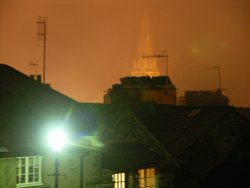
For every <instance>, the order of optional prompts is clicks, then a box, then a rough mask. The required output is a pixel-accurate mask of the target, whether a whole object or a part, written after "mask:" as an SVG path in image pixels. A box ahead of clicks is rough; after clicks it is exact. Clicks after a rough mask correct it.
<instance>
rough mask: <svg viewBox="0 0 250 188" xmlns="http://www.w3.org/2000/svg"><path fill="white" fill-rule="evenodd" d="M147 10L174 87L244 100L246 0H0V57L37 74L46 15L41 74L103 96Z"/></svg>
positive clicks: (249, 63) (249, 60) (74, 90)
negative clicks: (41, 28)
mask: <svg viewBox="0 0 250 188" xmlns="http://www.w3.org/2000/svg"><path fill="white" fill-rule="evenodd" d="M145 8H146V9H147V12H148V19H149V20H148V22H149V24H150V33H151V37H152V42H153V46H154V49H155V51H156V52H160V51H168V55H169V59H168V61H169V66H168V67H169V75H170V77H171V79H172V81H173V82H174V84H175V85H176V87H177V88H178V96H181V95H182V94H183V92H184V91H185V90H213V89H217V88H218V81H217V72H216V70H215V69H212V68H211V67H213V66H215V65H219V66H220V67H221V75H222V88H224V89H225V90H224V91H223V92H224V93H225V94H226V95H227V96H228V97H229V98H230V101H231V102H230V104H232V105H237V106H248V107H250V97H249V96H250V1H249V0H188V1H187V0H0V63H3V64H8V65H10V66H12V67H14V68H16V69H17V70H19V71H21V72H23V73H25V74H32V73H34V70H32V69H31V67H30V63H31V62H38V64H39V65H38V73H40V74H41V73H42V42H41V41H39V40H38V39H37V36H36V32H37V25H36V20H37V17H38V16H46V17H48V41H47V44H48V45H47V71H46V75H47V76H46V80H47V82H49V83H50V84H51V85H52V87H53V88H54V89H56V90H58V91H60V92H62V93H64V94H65V95H67V96H70V97H71V98H73V99H75V100H78V101H80V102H102V96H103V94H104V91H105V90H107V89H108V88H110V87H111V86H112V84H114V83H118V82H119V79H120V78H121V77H124V76H129V75H130V73H131V70H132V67H133V63H134V60H135V59H136V57H137V55H138V54H137V52H138V47H139V46H140V44H139V43H140V42H139V41H140V35H141V32H142V31H141V30H142V27H141V26H142V20H143V11H144V10H145Z"/></svg>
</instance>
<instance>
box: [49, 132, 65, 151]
mask: <svg viewBox="0 0 250 188" xmlns="http://www.w3.org/2000/svg"><path fill="white" fill-rule="evenodd" d="M48 142H49V145H50V146H51V148H52V149H53V151H61V150H62V148H63V146H64V145H65V144H66V142H67V136H66V134H65V133H64V131H63V130H62V129H55V130H53V131H52V132H50V134H49V136H48Z"/></svg>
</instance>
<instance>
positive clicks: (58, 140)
mask: <svg viewBox="0 0 250 188" xmlns="http://www.w3.org/2000/svg"><path fill="white" fill-rule="evenodd" d="M48 142H49V145H50V146H51V148H52V150H53V151H55V152H57V153H58V152H60V151H61V150H62V149H63V146H64V145H65V144H66V142H67V136H66V134H65V133H64V131H63V130H62V129H55V130H53V131H51V132H50V133H49V136H48ZM54 164H55V173H54V174H53V175H54V176H55V188H58V178H59V176H60V173H59V164H60V163H59V157H58V156H56V158H55V162H54Z"/></svg>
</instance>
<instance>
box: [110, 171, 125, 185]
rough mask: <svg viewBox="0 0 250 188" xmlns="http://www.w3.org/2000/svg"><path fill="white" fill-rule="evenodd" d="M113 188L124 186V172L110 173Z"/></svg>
mask: <svg viewBox="0 0 250 188" xmlns="http://www.w3.org/2000/svg"><path fill="white" fill-rule="evenodd" d="M112 178H113V182H114V188H125V173H117V174H113V175H112Z"/></svg>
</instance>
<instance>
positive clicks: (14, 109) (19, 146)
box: [0, 64, 90, 155]
mask: <svg viewBox="0 0 250 188" xmlns="http://www.w3.org/2000/svg"><path fill="white" fill-rule="evenodd" d="M0 103H1V105H0V117H1V121H0V147H1V148H2V150H7V151H8V152H1V153H0V155H28V154H29V153H32V152H43V151H45V150H49V146H48V143H46V141H47V140H46V137H47V134H48V131H49V129H51V128H52V127H54V126H55V125H52V124H53V123H58V124H64V125H63V126H64V127H65V128H66V129H68V132H69V134H71V132H76V130H78V129H79V127H81V129H83V130H84V129H89V128H88V127H84V125H82V119H81V116H80V109H79V107H78V103H77V102H76V101H74V100H73V99H71V98H69V97H67V96H65V95H63V94H61V93H59V92H57V91H55V90H54V89H52V88H50V87H48V86H46V85H44V84H41V83H39V82H37V81H36V80H34V79H32V78H30V77H28V76H26V75H24V74H22V73H20V72H19V71H17V70H15V69H13V68H11V67H9V66H8V65H2V64H1V65H0ZM69 125H70V127H69ZM88 131H90V130H88Z"/></svg>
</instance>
